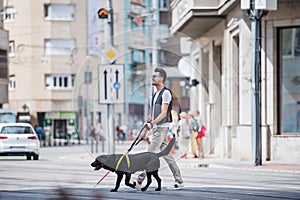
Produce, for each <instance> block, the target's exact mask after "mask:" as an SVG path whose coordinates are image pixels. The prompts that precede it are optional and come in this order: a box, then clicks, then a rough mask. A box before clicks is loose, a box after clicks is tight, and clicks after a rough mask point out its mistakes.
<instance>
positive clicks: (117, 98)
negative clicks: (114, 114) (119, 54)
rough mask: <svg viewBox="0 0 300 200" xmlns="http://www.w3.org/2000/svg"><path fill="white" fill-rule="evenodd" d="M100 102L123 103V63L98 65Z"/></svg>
mask: <svg viewBox="0 0 300 200" xmlns="http://www.w3.org/2000/svg"><path fill="white" fill-rule="evenodd" d="M98 79H99V85H98V94H99V103H100V104H118V103H124V87H125V86H124V65H123V64H114V65H109V64H107V65H98Z"/></svg>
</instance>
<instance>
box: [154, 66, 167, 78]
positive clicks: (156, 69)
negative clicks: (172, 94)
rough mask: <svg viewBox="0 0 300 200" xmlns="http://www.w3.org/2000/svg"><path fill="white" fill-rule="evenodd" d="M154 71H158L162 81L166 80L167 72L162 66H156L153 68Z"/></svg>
mask: <svg viewBox="0 0 300 200" xmlns="http://www.w3.org/2000/svg"><path fill="white" fill-rule="evenodd" d="M154 72H158V73H159V75H160V76H161V77H163V79H164V80H163V82H165V81H166V79H167V73H166V71H165V70H164V69H163V68H161V67H157V68H155V69H154Z"/></svg>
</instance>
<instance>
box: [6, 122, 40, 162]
mask: <svg viewBox="0 0 300 200" xmlns="http://www.w3.org/2000/svg"><path fill="white" fill-rule="evenodd" d="M39 151H40V141H39V139H38V136H37V134H36V132H35V130H34V128H33V127H32V126H31V125H30V124H28V123H2V124H0V156H26V158H27V160H31V157H33V160H38V159H39Z"/></svg>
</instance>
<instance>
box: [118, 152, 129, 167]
mask: <svg viewBox="0 0 300 200" xmlns="http://www.w3.org/2000/svg"><path fill="white" fill-rule="evenodd" d="M125 156H126V160H127V165H128V168H129V167H130V160H129V156H128V154H127V153H125V154H123V155H122V156H121V158H120V159H119V160H118V163H117V166H116V171H118V168H119V165H120V163H121V162H122V160H123V158H124V157H125Z"/></svg>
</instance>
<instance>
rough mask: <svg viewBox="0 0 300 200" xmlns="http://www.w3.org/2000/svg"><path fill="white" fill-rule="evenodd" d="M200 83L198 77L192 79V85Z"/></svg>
mask: <svg viewBox="0 0 300 200" xmlns="http://www.w3.org/2000/svg"><path fill="white" fill-rule="evenodd" d="M198 84H199V81H198V80H197V79H192V84H191V86H197V85H198Z"/></svg>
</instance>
